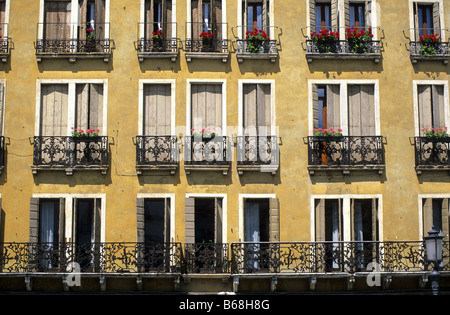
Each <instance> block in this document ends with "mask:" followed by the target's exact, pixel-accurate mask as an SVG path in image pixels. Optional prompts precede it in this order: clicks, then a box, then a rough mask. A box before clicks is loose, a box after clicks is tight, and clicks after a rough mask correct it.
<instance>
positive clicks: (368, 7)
mask: <svg viewBox="0 0 450 315" xmlns="http://www.w3.org/2000/svg"><path fill="white" fill-rule="evenodd" d="M364 13H365V26H366V28H368V27H371V26H372V1H367V0H366V2H364Z"/></svg>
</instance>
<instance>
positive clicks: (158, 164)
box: [135, 136, 179, 175]
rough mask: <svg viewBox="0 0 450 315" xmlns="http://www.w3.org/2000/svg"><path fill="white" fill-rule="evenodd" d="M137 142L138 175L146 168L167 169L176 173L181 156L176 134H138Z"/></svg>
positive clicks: (149, 169) (150, 169)
mask: <svg viewBox="0 0 450 315" xmlns="http://www.w3.org/2000/svg"><path fill="white" fill-rule="evenodd" d="M135 144H136V171H137V173H138V175H140V174H142V172H143V171H145V170H148V171H152V170H164V171H166V170H167V171H170V173H171V174H172V175H173V174H175V172H176V170H177V168H178V158H179V154H178V141H177V137H176V136H137V137H136V138H135Z"/></svg>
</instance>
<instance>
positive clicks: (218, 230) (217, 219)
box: [214, 198, 223, 244]
mask: <svg viewBox="0 0 450 315" xmlns="http://www.w3.org/2000/svg"><path fill="white" fill-rule="evenodd" d="M214 209H215V210H214V211H215V214H214V226H215V229H214V234H215V235H214V242H215V243H216V244H221V243H222V242H223V236H222V224H223V206H222V198H214Z"/></svg>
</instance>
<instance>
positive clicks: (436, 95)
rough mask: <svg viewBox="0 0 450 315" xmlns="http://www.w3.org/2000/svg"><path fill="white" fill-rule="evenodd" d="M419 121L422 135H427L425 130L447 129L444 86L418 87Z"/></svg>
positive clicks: (422, 85)
mask: <svg viewBox="0 0 450 315" xmlns="http://www.w3.org/2000/svg"><path fill="white" fill-rule="evenodd" d="M417 100H418V115H419V117H418V121H419V132H420V135H421V136H423V135H425V131H424V128H434V129H439V128H445V127H446V122H447V118H446V117H447V115H448V113H447V111H446V110H445V104H444V85H438V84H419V85H417Z"/></svg>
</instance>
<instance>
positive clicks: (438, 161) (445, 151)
mask: <svg viewBox="0 0 450 315" xmlns="http://www.w3.org/2000/svg"><path fill="white" fill-rule="evenodd" d="M414 151H415V158H416V173H417V174H421V173H422V172H423V171H447V172H449V174H450V159H449V155H450V138H449V137H445V138H429V137H415V138H414Z"/></svg>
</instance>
